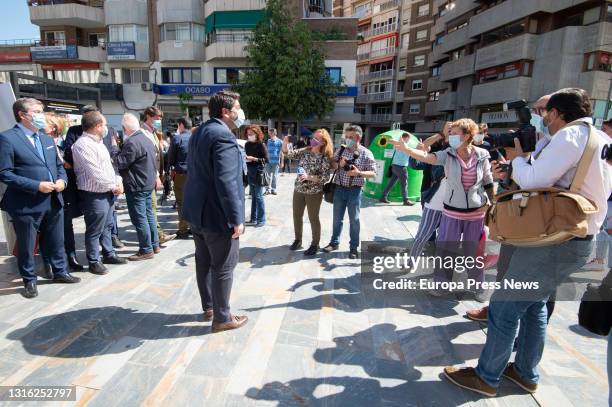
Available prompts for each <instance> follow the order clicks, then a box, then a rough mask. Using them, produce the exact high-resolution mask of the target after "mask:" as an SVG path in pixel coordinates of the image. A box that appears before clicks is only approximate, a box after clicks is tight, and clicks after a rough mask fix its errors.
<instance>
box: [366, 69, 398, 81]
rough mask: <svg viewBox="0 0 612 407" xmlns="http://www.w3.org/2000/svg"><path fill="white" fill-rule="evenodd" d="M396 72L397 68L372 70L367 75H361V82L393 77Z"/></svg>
mask: <svg viewBox="0 0 612 407" xmlns="http://www.w3.org/2000/svg"><path fill="white" fill-rule="evenodd" d="M394 73H395V69H386V70H384V71H377V72H370V73H367V74H365V75H360V76H359V82H366V81H373V80H378V79H388V78H393V74H394Z"/></svg>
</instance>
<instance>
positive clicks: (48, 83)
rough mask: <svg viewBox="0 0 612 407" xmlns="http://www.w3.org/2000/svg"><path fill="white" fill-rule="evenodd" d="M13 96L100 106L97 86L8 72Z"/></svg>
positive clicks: (99, 94)
mask: <svg viewBox="0 0 612 407" xmlns="http://www.w3.org/2000/svg"><path fill="white" fill-rule="evenodd" d="M9 76H10V81H11V84H12V86H13V90H14V92H15V96H16V97H18V98H20V97H33V98H35V99H44V100H45V101H47V102H68V103H74V102H89V101H92V100H93V101H95V103H96V105H97V106H98V107H100V106H101V100H102V98H101V93H102V92H101V90H100V89H99V88H97V87H91V86H83V85H75V84H72V83H67V82H60V81H56V80H52V79H47V78H41V77H38V76H32V75H26V74H21V73H17V72H10V73H9Z"/></svg>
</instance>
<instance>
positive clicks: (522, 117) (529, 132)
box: [488, 100, 537, 153]
mask: <svg viewBox="0 0 612 407" xmlns="http://www.w3.org/2000/svg"><path fill="white" fill-rule="evenodd" d="M510 109H514V110H515V111H516V114H517V116H518V119H519V128H518V129H517V130H516V131H515V132H514V133H501V134H489V139H488V141H489V143H490V144H491V147H492V148H500V147H514V139H515V138H518V139H519V142H520V143H521V148H522V149H523V152H526V153H527V152H531V151H535V146H536V142H537V140H536V129H535V127H533V126H532V125H531V124H530V121H531V112H530V110H529V107H528V105H527V102H525V101H524V100H517V101H514V102H508V103H504V111H508V110H510Z"/></svg>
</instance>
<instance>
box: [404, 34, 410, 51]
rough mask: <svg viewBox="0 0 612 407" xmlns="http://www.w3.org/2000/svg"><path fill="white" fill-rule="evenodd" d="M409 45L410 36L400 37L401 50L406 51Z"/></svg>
mask: <svg viewBox="0 0 612 407" xmlns="http://www.w3.org/2000/svg"><path fill="white" fill-rule="evenodd" d="M409 43H410V34H403V35H402V49H408V44H409Z"/></svg>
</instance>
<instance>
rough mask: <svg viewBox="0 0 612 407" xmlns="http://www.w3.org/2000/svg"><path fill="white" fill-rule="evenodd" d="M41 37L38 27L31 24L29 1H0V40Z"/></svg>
mask: <svg viewBox="0 0 612 407" xmlns="http://www.w3.org/2000/svg"><path fill="white" fill-rule="evenodd" d="M39 37H40V31H39V28H38V26H35V25H33V24H32V23H31V22H30V13H29V12H28V2H27V0H0V40H15V39H26V38H39Z"/></svg>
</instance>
